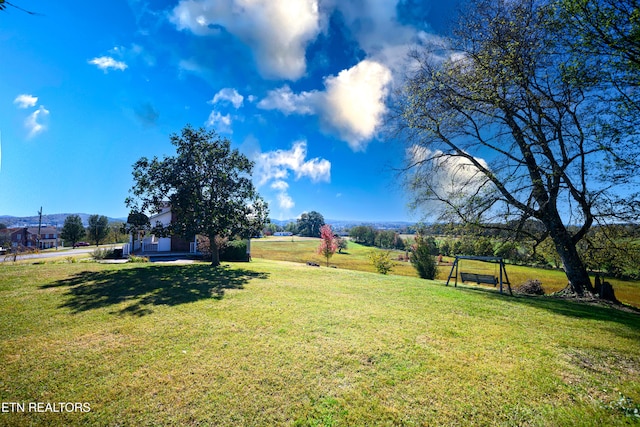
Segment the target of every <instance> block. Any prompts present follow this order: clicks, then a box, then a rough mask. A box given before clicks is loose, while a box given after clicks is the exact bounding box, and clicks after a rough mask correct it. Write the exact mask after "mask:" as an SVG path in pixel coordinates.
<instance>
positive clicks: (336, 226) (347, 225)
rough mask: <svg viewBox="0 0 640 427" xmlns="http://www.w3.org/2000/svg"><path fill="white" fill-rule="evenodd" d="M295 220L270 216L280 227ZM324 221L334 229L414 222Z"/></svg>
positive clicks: (385, 226)
mask: <svg viewBox="0 0 640 427" xmlns="http://www.w3.org/2000/svg"><path fill="white" fill-rule="evenodd" d="M296 221H297V219H295V218H292V219H285V220H278V219H273V218H271V222H272V223H274V224H276V225H279V226H282V227H284V226H285V225H287V224H289V223H290V222H296ZM324 222H325V223H326V224H330V225H331V226H332V227H333V228H334V229H337V230H341V229H346V228H351V227H356V226H358V225H370V226H372V227H374V228H379V229H399V228H405V227H409V226H411V225H415V224H416V223H415V222H408V221H356V220H342V219H325V220H324Z"/></svg>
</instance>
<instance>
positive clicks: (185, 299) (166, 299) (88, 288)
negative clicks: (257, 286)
mask: <svg viewBox="0 0 640 427" xmlns="http://www.w3.org/2000/svg"><path fill="white" fill-rule="evenodd" d="M268 277H269V275H268V274H266V273H261V272H255V271H251V270H245V269H241V268H236V269H231V268H229V267H227V266H221V267H218V268H212V267H211V266H209V265H182V266H148V267H137V268H126V269H122V270H115V271H98V272H94V271H84V272H80V273H78V274H76V275H74V276H72V277H69V278H67V279H64V280H59V281H56V282H54V283H51V284H48V285H44V286H42V288H43V289H45V288H57V287H67V288H68V290H67V292H66V293H65V296H66V297H67V301H66V302H65V303H63V304H62V305H61V306H60V308H68V309H70V310H71V311H72V312H73V313H80V312H83V311H89V310H94V309H99V308H103V307H110V306H118V305H120V304H123V303H128V304H127V306H126V307H124V308H122V309H119V310H114V311H112V312H111V313H112V314H120V315H123V314H129V315H134V316H144V315H147V314H151V313H153V310H152V309H151V307H152V306H156V305H168V306H174V305H179V304H187V303H191V302H196V301H199V300H202V299H209V298H213V299H216V300H220V299H222V298H223V297H224V293H225V290H227V289H243V288H244V285H246V284H247V283H249V281H251V280H252V279H266V278H268Z"/></svg>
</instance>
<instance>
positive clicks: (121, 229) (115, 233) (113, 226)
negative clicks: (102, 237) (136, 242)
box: [107, 221, 127, 243]
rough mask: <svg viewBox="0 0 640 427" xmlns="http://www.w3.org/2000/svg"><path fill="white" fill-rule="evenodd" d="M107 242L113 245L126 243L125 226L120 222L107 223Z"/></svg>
mask: <svg viewBox="0 0 640 427" xmlns="http://www.w3.org/2000/svg"><path fill="white" fill-rule="evenodd" d="M107 240H109V241H110V242H113V243H123V242H126V241H127V235H126V225H125V223H123V222H120V221H114V222H111V223H109V235H108V236H107Z"/></svg>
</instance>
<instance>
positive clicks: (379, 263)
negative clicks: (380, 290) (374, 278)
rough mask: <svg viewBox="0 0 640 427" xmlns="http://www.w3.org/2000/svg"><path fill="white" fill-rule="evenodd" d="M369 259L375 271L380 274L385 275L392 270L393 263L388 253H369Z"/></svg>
mask: <svg viewBox="0 0 640 427" xmlns="http://www.w3.org/2000/svg"><path fill="white" fill-rule="evenodd" d="M369 259H370V260H371V263H372V264H373V266H374V267H375V268H376V271H377V272H378V273H380V274H387V273H389V272H390V271H391V270H393V262H392V261H391V255H390V254H389V252H381V251H371V252H370V253H369Z"/></svg>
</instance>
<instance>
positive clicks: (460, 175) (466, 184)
mask: <svg viewBox="0 0 640 427" xmlns="http://www.w3.org/2000/svg"><path fill="white" fill-rule="evenodd" d="M408 155H409V157H410V159H411V162H412V164H420V167H421V168H429V172H428V173H424V170H423V176H425V177H428V186H429V187H430V189H431V190H432V191H434V192H435V193H436V194H438V195H440V196H441V197H445V198H450V199H458V198H461V197H462V198H464V197H467V196H470V195H472V194H476V193H477V192H478V190H479V189H480V187H482V186H483V185H484V184H485V183H486V181H487V177H486V176H485V175H484V174H483V173H482V172H481V171H480V170H479V169H478V168H477V167H476V166H475V165H474V164H473V163H472V162H471V160H470V159H468V158H465V157H463V156H453V155H450V154H445V153H443V152H442V151H439V150H430V149H428V148H425V147H420V146H416V145H414V146H413V147H411V148H410V149H409V153H408ZM473 159H474V160H475V161H476V162H478V164H480V166H481V167H483V168H485V169H487V170H490V168H489V165H488V163H487V162H486V161H485V160H484V159H482V158H479V157H474V158H473Z"/></svg>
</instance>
